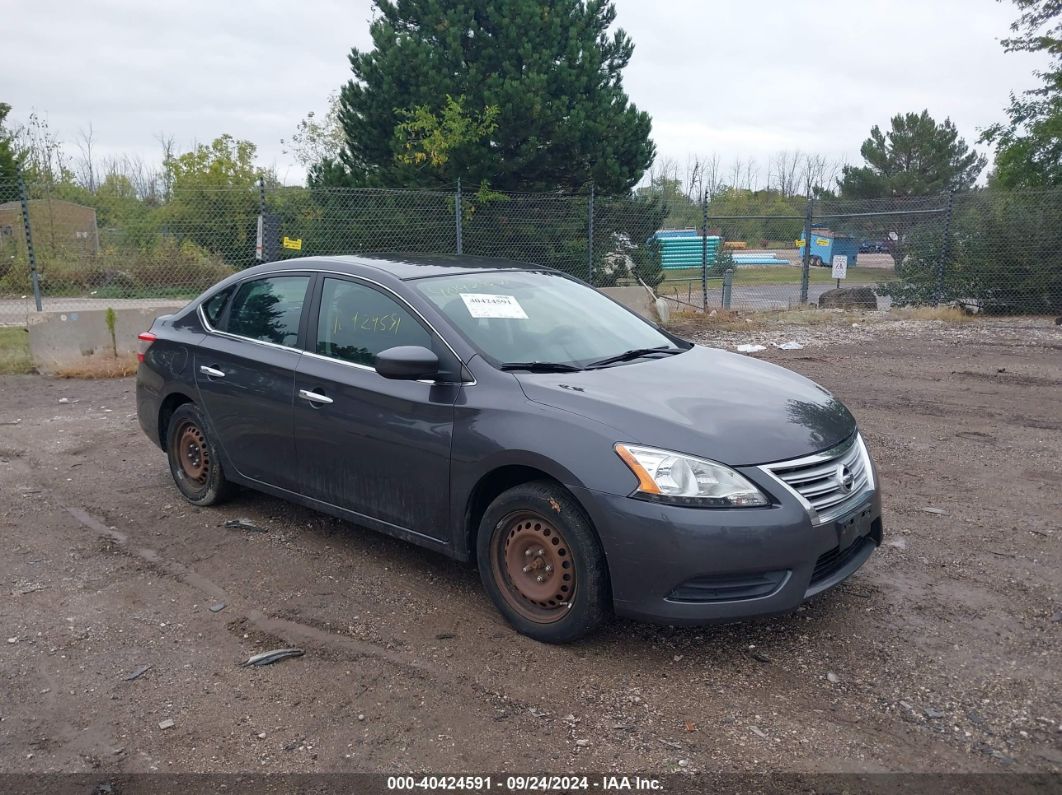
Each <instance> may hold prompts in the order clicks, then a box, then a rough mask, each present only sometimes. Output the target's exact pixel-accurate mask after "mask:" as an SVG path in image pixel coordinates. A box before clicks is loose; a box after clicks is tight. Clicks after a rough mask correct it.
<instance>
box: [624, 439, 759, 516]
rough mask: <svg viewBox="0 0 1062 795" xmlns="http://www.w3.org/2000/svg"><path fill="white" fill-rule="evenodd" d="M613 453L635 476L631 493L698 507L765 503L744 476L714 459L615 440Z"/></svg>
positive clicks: (744, 505) (727, 506) (746, 505)
mask: <svg viewBox="0 0 1062 795" xmlns="http://www.w3.org/2000/svg"><path fill="white" fill-rule="evenodd" d="M616 454H617V455H619V457H620V458H622V459H623V462H624V463H625V464H626V465H627V466H629V467H630V468H631V471H632V472H633V473H634V475H635V477H637V478H638V490H637V491H636V492H635V494H634V495H632V496H636V497H641V498H642V499H647V500H655V501H657V502H667V503H671V504H673V505H689V506H695V507H702V508H747V507H752V506H757V505H768V504H769V501H768V499H767V497H765V496H764V494H763V492H761V491H760V490H759V489H757V488H756V487H755V486H753V485H752V484H751V483H750V482H749V481H748V480H747V479H746V478H744V477H743V476H741V475H739V474H738V473H737V472H735V471H734V470H733V469H731V468H730V467H727V466H723V465H722V464H717V463H715V462H714V461H706V460H705V459H703V458H695V457H693V456H689V455H683V454H682V453H672V452H670V451H669V450H657V449H656V448H655V447H641V446H640V445H633V444H617V445H616Z"/></svg>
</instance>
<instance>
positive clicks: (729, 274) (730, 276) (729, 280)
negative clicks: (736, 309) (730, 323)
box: [723, 268, 734, 309]
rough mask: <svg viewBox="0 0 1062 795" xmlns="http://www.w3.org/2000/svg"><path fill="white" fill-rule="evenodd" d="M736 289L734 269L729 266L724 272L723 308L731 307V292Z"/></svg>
mask: <svg viewBox="0 0 1062 795" xmlns="http://www.w3.org/2000/svg"><path fill="white" fill-rule="evenodd" d="M733 289H734V269H733V268H727V269H726V271H724V273H723V309H730V294H731V292H732V291H733Z"/></svg>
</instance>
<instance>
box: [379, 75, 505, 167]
mask: <svg viewBox="0 0 1062 795" xmlns="http://www.w3.org/2000/svg"><path fill="white" fill-rule="evenodd" d="M463 101H464V97H458V98H457V99H454V98H453V97H451V96H449V95H447V97H446V104H445V106H444V107H443V109H442V111H441V112H440V113H438V114H435V113H432V112H431V110H429V109H428V106H427V105H418V106H417V107H415V108H413V109H412V110H403V111H400V112H399V116H401V117H402V118H404V119H405V121H402V122H400V123H399V124H398V126H397V127H395V141H396V148H397V152H398V153H397V154H396V155H395V156H396V157H397V158H398V160H399V162H401V163H405V164H406V165H410V166H415V167H417V168H422V169H423V168H431V169H434V170H436V171H438V172H441V173H446V171H447V169H446V165H447V164H448V163H449V162H450V158H451V156H452V155H453V154H454V153H456V152H458V151H460V150H462V149H465V148H467V147H470V146H475V145H476V144H479V143H481V142H482V141H483V140H484V139H486V138H487V137H488V136H489V135H490V134H491V133H492V132H494V131H495V130H496V129H497V128H498V122H497V119H498V108H497V107H496V106H493V105H492V106H490V107H488V108H485V109H484V110H483V112H482V113H468V112H466V111H465V109H464V107H463V104H462V103H463ZM450 176H453V177H454V178H455V179H456V178H459V177H460V176H461V175H460V174H456V175H450Z"/></svg>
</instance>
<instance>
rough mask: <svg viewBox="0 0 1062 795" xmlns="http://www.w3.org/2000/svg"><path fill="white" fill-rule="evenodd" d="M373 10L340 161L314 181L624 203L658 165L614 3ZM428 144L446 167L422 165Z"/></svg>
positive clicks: (345, 103) (354, 59)
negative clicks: (600, 197) (573, 193)
mask: <svg viewBox="0 0 1062 795" xmlns="http://www.w3.org/2000/svg"><path fill="white" fill-rule="evenodd" d="M376 8H377V11H378V13H377V16H376V18H375V19H374V21H373V22H372V26H371V34H372V39H373V45H374V46H373V49H371V50H369V51H365V52H362V51H359V50H357V49H355V50H353V51H352V52H351V55H350V64H351V69H352V71H353V75H354V79H353V80H351V81H350V82H349V83H347V85H346V86H344V87H343V89H342V91H341V94H340V111H339V118H340V121H341V124H342V126H343V132H344V137H345V144H344V146H343V148H342V150H341V153H340V158H339V162H338V163H337V162H335V161H331V160H325V161H322V162H321V163H319V164H318V166H316V167H315V168H313V169H312V170H311V182H313V183H315V184H348V185H382V186H408V187H435V186H441V185H451V184H452V183H453V181H454V180H455V179H457V178H458V177H461V178H463V179H464V180H465V183H466V184H467V185H471V186H478V185H480V184H483V183H486V184H488V185H489V186H490V187H491V188H494V189H497V190H510V191H512V190H536V191H537V190H577V189H580V188H582V187H583V186H584V185H585V184H586V183H588V182H589V181H591V180H593V182H594V183H595V184H596V186H597V190H598V191H599V192H600V193H622V192H626V191H628V190H629V189H630V188H631V187H632V186H633V185H634V184H635V183H636V182H637V181H638V180H639V179H640V178H641V176H642V174H643V172H644V171H645V170H646V169H647V168H648V166H649V165H650V163H651V162H652V160H653V156H654V153H655V148H654V146H653V143H652V141H651V140H650V138H649V133H650V128H651V121H650V118H649V115H648V114H647V113H645V112H643V111H639V110H638V109H637V108H636V107H635V106H634V105H633V104H631V103H630V101H629V100H628V97H627V95H626V93H625V92H624V89H623V82H622V72H623V69H624V67H626V66H627V64H628V62H629V61H630V58H631V54H632V52H633V50H634V45H633V43H632V42H631V40H630V38H628V36H627V34H626V33H624V32H623V31H622V30H616V31H615V32H614V33H610V32H609V27H610V26H611V25H612V23H613V21H614V20H615V17H616V10H615V7H614V5H613V3H612V1H611V0H553V1H552V2H541V1H540V0H376ZM410 133H414V134H415V135H414V138H413V139H412V140H411V138H410ZM416 135H420V136H421V138H420V139H418V138H416ZM447 135H449V136H450V137H449V138H447V137H446V136H447ZM425 138H428V139H430V140H431V141H432V142H433V144H434V146H435V153H436V154H437V153H438V152H439V151H441V152H443V156H442V157H437V156H430V157H417V156H416V152H417V151H418V149H417V147H418V144H419V143H420V142H421V140H423V139H425ZM440 142H441V143H442V144H443V145H442V146H441V147H440V146H439V144H440ZM411 153H412V154H411Z"/></svg>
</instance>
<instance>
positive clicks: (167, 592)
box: [0, 321, 1062, 773]
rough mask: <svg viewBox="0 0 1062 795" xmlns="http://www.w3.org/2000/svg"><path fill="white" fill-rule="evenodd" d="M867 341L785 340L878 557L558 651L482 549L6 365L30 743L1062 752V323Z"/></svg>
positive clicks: (326, 753)
mask: <svg viewBox="0 0 1062 795" xmlns="http://www.w3.org/2000/svg"><path fill="white" fill-rule="evenodd" d="M856 331H858V332H859V333H858V338H856V336H854V332H856ZM771 333H772V334H775V335H776V337H777V339H786V338H788V337H790V336H791V334H790V333H789V331H788V330H787V329H775V330H774V331H772V332H771ZM816 333H818V332H816ZM731 336H733V335H731ZM731 336H728V337H726V338H720V339H721V340H722V342H724V343H726V344H727V346H728V347H729V346H730V345H731V343H732V342H734V341H735V340H736V339H737V337H736V336H734V337H733V339H731ZM811 336H812V337H814V334H812V335H811ZM847 336H849V337H851V338H852V339H854V340H855V341H854V342H844V341H837V340H834V341H833V342H832V344H824V343H825V342H827V341H829V340H824V339H818V338H815V339H806V340H805V342H806V343H808V344H807V346H806V347H805V348H804V349H803V350H795V351H782V350H777V349H774V348H771V347H769V348H768V350H767V351H766V352H764V353H763V354H760V355H764V356H766V357H767V358H769V359H771V360H774V361H777V362H780V363H784V364H786V365H787V366H790V367H792V368H794V369H796V370H798V371H800V372H802V373H805V374H807V375H808V376H810V377H812V378H814V379H816V380H818V381H819V382H821V383H823V384H824V385H826V386H827V387H829V388H831V389H832V390H834V391H835V392H836V393H837V394H838V395H839V396H840V397H841V398H842V399H843V400H844V401H845V402H846V403H847V404H848V405H849V407H851V409H852V410H853V412H854V413H855V414H856V416H857V417H858V418H859V420H860V422H861V425H862V428H863V430H864V434H865V436H866V437H867V440H868V443H869V445H870V447H871V450H872V453H873V454H874V456H875V457H876V459H877V462H878V465H879V467H880V470H881V476H882V479H883V481H884V488H885V508H886V515H885V521H886V544H885V545H884V546H883V547H882V548H881V549H880V550H879V551H878V552H877V553H876V554H875V555H874V556H873V557H872V558H871V560H870V561H869V563H868V564H867V566H866V567H865V568H864V569H863V570H862V571H861V572H860V573H859V574H858V575H857V576H855V577H854V578H853V579H851V580H850V581H849V582H847V583H846V584H844V585H843V586H841V587H840V588H838V589H837V590H835V591H833V592H831V593H829V594H827V595H825V596H823V597H820V598H818V599H817V600H814V601H813V602H811V603H809V604H807V605H806V606H804V607H803V608H801V609H800V610H799V611H797V612H796V613H793V614H791V615H788V616H785V617H780V618H774V619H770V620H763V621H758V622H754V623H746V624H743V625H733V626H725V627H714V628H706V629H699V630H696V629H694V630H691V629H681V630H680V629H674V628H667V627H654V626H646V625H640V624H635V623H630V622H617V623H615V624H613V625H611V626H610V627H609V628H608V629H607V630H606V631H604V632H602V633H601V634H600V635H599V636H597V637H595V638H594V639H592V640H590V641H588V642H584V643H581V644H578V645H573V646H569V647H559V648H558V647H549V646H543V645H540V644H537V643H535V642H533V641H530V640H528V639H526V638H523V637H520V636H518V635H515V634H513V632H512V631H510V629H509V628H508V627H507V626H506V625H505V624H503V623H502V621H501V620H500V618H499V617H498V616H497V615H496V613H495V612H494V610H493V609H492V607H491V606H490V604H489V603H488V602H487V599H486V597H485V596H484V594H483V593H482V591H481V589H480V586H479V582H478V578H477V575H476V572H475V571H474V570H472V569H471V568H467V567H464V566H461V565H458V564H455V563H452V562H450V561H447V560H445V559H442V558H440V557H437V556H435V555H433V554H431V553H429V552H425V551H422V550H418V549H415V548H413V547H411V546H407V545H404V544H402V543H400V542H397V541H392V540H390V539H387V538H383V537H380V536H377V535H374V534H372V533H370V532H367V531H363V530H359V529H357V528H354V527H351V526H348V525H344V524H342V523H340V522H337V521H334V520H332V519H329V518H325V517H322V516H320V515H317V514H314V513H312V512H310V511H307V510H302V509H298V508H293V507H290V506H288V505H286V504H284V503H282V502H279V501H277V500H275V499H271V498H267V497H263V496H260V495H256V494H253V493H250V492H245V493H243V494H242V495H241V496H239V497H238V498H237V499H236V501H235V502H233V503H231V504H229V505H226V506H224V507H223V508H217V509H195V508H191V507H189V506H188V505H186V504H184V503H182V502H181V501H180V499H179V498H178V495H177V492H176V490H175V489H174V488H173V486H172V485H171V483H170V479H169V475H168V472H167V470H166V465H165V461H164V458H163V455H162V454H161V453H160V452H159V451H158V450H156V449H155V448H154V447H152V446H151V444H150V443H149V442H148V441H147V440H146V439H145V438H144V437H143V436H142V434H141V433H140V431H139V428H138V426H137V423H136V419H135V416H134V411H135V408H134V401H133V391H134V385H133V382H132V381H131V380H120V381H96V382H85V381H54V380H47V379H43V378H40V377H35V376H19V377H13V376H9V377H5V378H3V379H0V495H2V497H0V545H2V548H3V550H4V551H3V554H2V555H0V574H2V589H3V591H4V597H3V598H2V599H0V624H2V635H0V770H3V771H9V772H10V771H92V770H98V771H101V772H113V773H118V772H146V771H156V770H157V771H165V772H170V771H234V770H242V771H251V770H255V771H270V772H272V771H354V770H374V771H409V770H414V771H430V772H435V773H440V772H490V771H493V772H525V773H527V772H548V771H552V772H566V771H572V770H587V771H589V770H593V771H622V772H634V771H652V772H658V773H663V772H668V771H679V770H686V771H705V770H710V771H723V772H726V771H770V770H792V771H801V772H809V773H810V772H815V771H868V772H873V771H886V770H888V771H968V772H979V771H996V772H998V771H1022V770H1024V771H1043V772H1051V771H1054V772H1058V771H1060V770H1062V664H1060V660H1059V651H1060V649H1062V642H1060V641H1062V575H1060V573H1059V572H1060V571H1062V546H1060V541H1062V470H1060V467H1059V459H1060V455H1062V400H1060V389H1059V387H1060V386H1062V331H1059V330H1057V329H1056V327H1054V326H1053V325H1050V324H1049V323H1047V322H1043V321H1021V322H1018V321H999V322H978V323H975V324H972V325H966V326H961V327H949V326H941V325H939V324H932V323H929V324H925V323H923V324H913V325H912V324H907V325H906V326H903V327H902V328H901V327H900V326H898V325H897V326H894V327H890V328H889V330H886V329H882V330H871V331H868V330H867V329H864V328H860V329H855V330H853V335H847ZM748 337H749V335H748V334H744V335H742V337H741V341H747V338H748ZM234 517H248V518H250V519H251V520H253V522H254V523H255V524H256V525H258V526H259V528H261V530H263V531H264V532H254V531H250V530H240V529H229V528H225V527H222V526H221V525H222V524H223V522H224V521H225V520H227V519H231V518H234ZM221 603H223V604H224V608H223V609H220V610H219V611H218V612H212V610H211V607H212V606H213V607H217V606H218V604H221ZM289 645H297V646H301V647H303V648H304V649H305V650H306V654H305V656H303V657H301V658H298V659H290V660H286V661H284V662H281V663H278V664H276V665H273V666H269V667H265V668H242V667H239V666H238V663H239V662H240V661H242V660H245V659H246V658H247V657H248V656H249V655H251V654H254V653H256V652H259V651H262V650H264V649H270V648H275V647H280V646H289ZM144 665H149V666H151V667H150V669H148V670H147V672H146V673H144V674H143V675H142V676H140V677H139V678H137V679H135V680H134V681H127V677H128V676H129V675H130V673H131V672H133V671H134V670H135V669H137V668H138V667H139V666H144ZM168 720H172V721H173V725H172V727H170V728H165V729H163V728H160V726H159V724H160V722H165V721H168ZM164 725H165V724H164Z"/></svg>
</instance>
